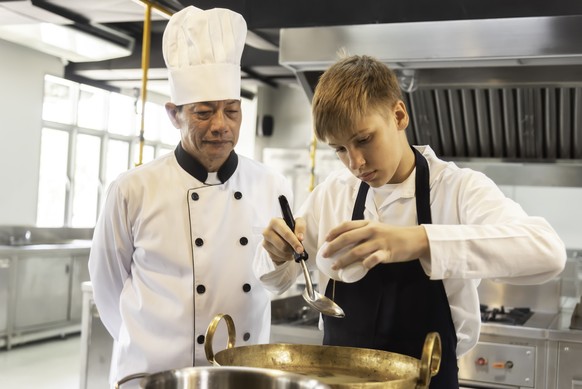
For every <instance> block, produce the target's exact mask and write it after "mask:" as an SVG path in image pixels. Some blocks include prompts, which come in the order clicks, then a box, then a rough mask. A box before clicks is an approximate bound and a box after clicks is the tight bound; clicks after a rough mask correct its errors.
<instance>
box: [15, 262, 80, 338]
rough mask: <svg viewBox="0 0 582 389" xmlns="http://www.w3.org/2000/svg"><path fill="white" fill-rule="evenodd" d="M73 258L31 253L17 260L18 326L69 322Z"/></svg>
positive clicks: (16, 308) (16, 299)
mask: <svg viewBox="0 0 582 389" xmlns="http://www.w3.org/2000/svg"><path fill="white" fill-rule="evenodd" d="M70 272H71V257H70V256H68V255H66V256H52V257H46V256H27V257H22V258H19V259H18V261H17V263H16V282H15V285H14V289H15V293H16V295H15V306H14V312H15V314H14V329H15V331H18V330H21V329H26V328H29V327H35V326H42V325H46V324H53V323H58V322H65V321H67V319H68V313H69V282H70V281H69V280H70V277H71V275H70Z"/></svg>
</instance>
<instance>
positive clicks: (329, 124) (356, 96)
mask: <svg viewBox="0 0 582 389" xmlns="http://www.w3.org/2000/svg"><path fill="white" fill-rule="evenodd" d="M399 100H402V93H401V92H400V87H399V85H398V79H397V77H396V74H395V73H394V72H393V71H392V70H391V69H390V68H388V66H386V65H384V64H383V63H381V62H380V61H378V60H377V59H375V58H373V57H369V56H366V55H362V56H358V55H353V56H349V57H346V58H343V59H340V60H339V61H338V62H336V63H335V64H333V65H332V66H331V67H330V68H329V69H327V70H326V71H325V72H324V73H323V74H322V75H321V77H320V78H319V82H318V84H317V86H316V88H315V93H314V95H313V101H312V113H313V125H314V127H315V136H316V137H317V138H318V139H319V140H320V141H325V140H326V139H327V137H328V135H332V134H333V135H334V136H338V135H339V136H343V135H347V134H351V133H352V132H353V130H354V127H355V125H356V123H357V122H358V121H359V120H361V119H362V117H363V116H364V115H367V114H369V113H370V112H374V111H375V112H377V113H380V114H382V113H383V112H387V111H388V110H389V109H390V108H392V107H393V106H394V104H396V103H397V102H398V101H399Z"/></svg>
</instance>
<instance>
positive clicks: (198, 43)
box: [162, 6, 247, 105]
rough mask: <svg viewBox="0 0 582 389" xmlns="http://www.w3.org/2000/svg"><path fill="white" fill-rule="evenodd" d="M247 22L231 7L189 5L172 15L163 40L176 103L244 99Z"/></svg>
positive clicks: (171, 95)
mask: <svg viewBox="0 0 582 389" xmlns="http://www.w3.org/2000/svg"><path fill="white" fill-rule="evenodd" d="M246 34H247V24H246V22H245V20H244V19H243V17H242V16H241V15H240V14H238V13H236V12H233V11H231V10H228V9H223V8H214V9H210V10H206V11H205V10H201V9H199V8H196V7H193V6H188V7H186V8H184V9H182V10H181V11H179V12H177V13H175V14H174V15H172V17H171V18H170V20H169V22H168V24H167V26H166V29H165V31H164V36H163V39H162V50H163V54H164V60H165V62H166V66H167V67H168V71H169V81H170V97H171V99H172V103H174V104H176V105H183V104H188V103H196V102H201V101H217V100H229V99H240V84H241V81H240V80H241V73H240V59H241V56H242V51H243V48H244V45H245V39H246Z"/></svg>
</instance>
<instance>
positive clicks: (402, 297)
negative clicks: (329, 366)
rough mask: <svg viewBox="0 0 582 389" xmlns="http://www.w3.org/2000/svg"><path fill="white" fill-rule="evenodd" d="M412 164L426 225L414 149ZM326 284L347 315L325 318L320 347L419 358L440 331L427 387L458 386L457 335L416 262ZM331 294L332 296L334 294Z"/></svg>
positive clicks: (360, 214)
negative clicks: (436, 364)
mask: <svg viewBox="0 0 582 389" xmlns="http://www.w3.org/2000/svg"><path fill="white" fill-rule="evenodd" d="M413 151H414V154H415V165H416V211H417V214H418V216H417V219H418V224H419V225H420V224H430V223H431V221H432V220H431V214H430V186H429V170H428V163H427V161H426V159H425V158H424V157H423V156H422V154H421V153H420V152H418V151H417V150H416V149H414V148H413ZM368 189H369V185H368V184H366V183H365V182H362V183H361V184H360V189H359V191H358V196H357V198H356V203H355V205H354V211H353V214H352V220H362V219H364V208H365V202H366V194H367V192H368ZM333 283H334V282H333V280H330V282H328V284H327V288H326V291H325V295H326V296H327V297H329V298H333V300H334V301H335V302H336V303H337V304H338V305H339V306H340V307H342V309H343V310H344V312H345V314H346V317H345V318H343V319H338V318H334V317H330V316H325V315H324V316H323V321H324V337H323V344H325V345H334V346H346V347H360V348H370V349H376V350H384V351H390V352H394V353H398V354H404V355H408V356H411V357H414V358H417V359H420V358H421V355H422V347H423V345H424V340H425V338H426V335H427V334H428V333H429V332H433V331H436V332H438V333H439V335H440V337H441V341H442V359H441V365H440V370H439V373H438V374H437V375H436V376H435V377H433V379H432V380H431V383H430V389H454V388H458V387H459V382H458V381H459V380H458V375H457V373H458V368H457V355H456V347H457V335H456V332H455V326H454V324H453V320H452V317H451V309H450V307H449V301H448V299H447V296H446V293H445V288H444V285H443V282H442V281H441V280H436V281H431V280H430V278H429V277H428V276H427V275H426V274H425V273H424V270H423V269H422V266H421V265H420V261H419V260H418V259H416V260H413V261H409V262H399V263H391V264H380V265H377V266H375V267H374V268H372V269H370V271H369V272H368V273H367V274H366V276H365V277H364V278H362V279H361V280H360V281H358V282H355V283H344V282H339V281H336V282H335V291H334V290H333V289H334V286H333ZM332 294H335V295H333V296H332Z"/></svg>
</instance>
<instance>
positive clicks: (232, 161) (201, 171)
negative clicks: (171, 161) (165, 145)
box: [174, 143, 238, 184]
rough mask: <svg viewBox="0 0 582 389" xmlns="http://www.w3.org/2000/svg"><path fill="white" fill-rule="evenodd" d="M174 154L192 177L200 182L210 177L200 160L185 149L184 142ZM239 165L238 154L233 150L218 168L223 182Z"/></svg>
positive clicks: (179, 144) (219, 177) (219, 176)
mask: <svg viewBox="0 0 582 389" xmlns="http://www.w3.org/2000/svg"><path fill="white" fill-rule="evenodd" d="M174 155H175V156H176V160H177V161H178V164H179V165H180V166H181V167H182V169H184V170H185V171H186V172H187V173H188V174H190V175H191V176H192V177H194V178H196V179H197V180H198V181H200V182H206V179H207V178H208V171H206V168H205V167H204V166H202V164H201V163H200V162H198V160H197V159H196V158H194V157H193V156H191V155H190V154H188V153H187V152H186V150H184V148H183V147H182V143H178V146H177V147H176V150H174ZM237 166H238V155H236V153H235V152H234V150H233V151H231V152H230V155H229V156H228V158H227V159H226V161H225V162H224V163H223V164H222V166H221V167H220V168H219V169H218V172H217V173H218V174H217V175H218V179H219V180H220V182H222V183H223V184H224V183H225V182H226V181H228V179H229V178H230V177H231V176H232V175H233V174H234V172H235V170H236V167H237Z"/></svg>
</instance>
